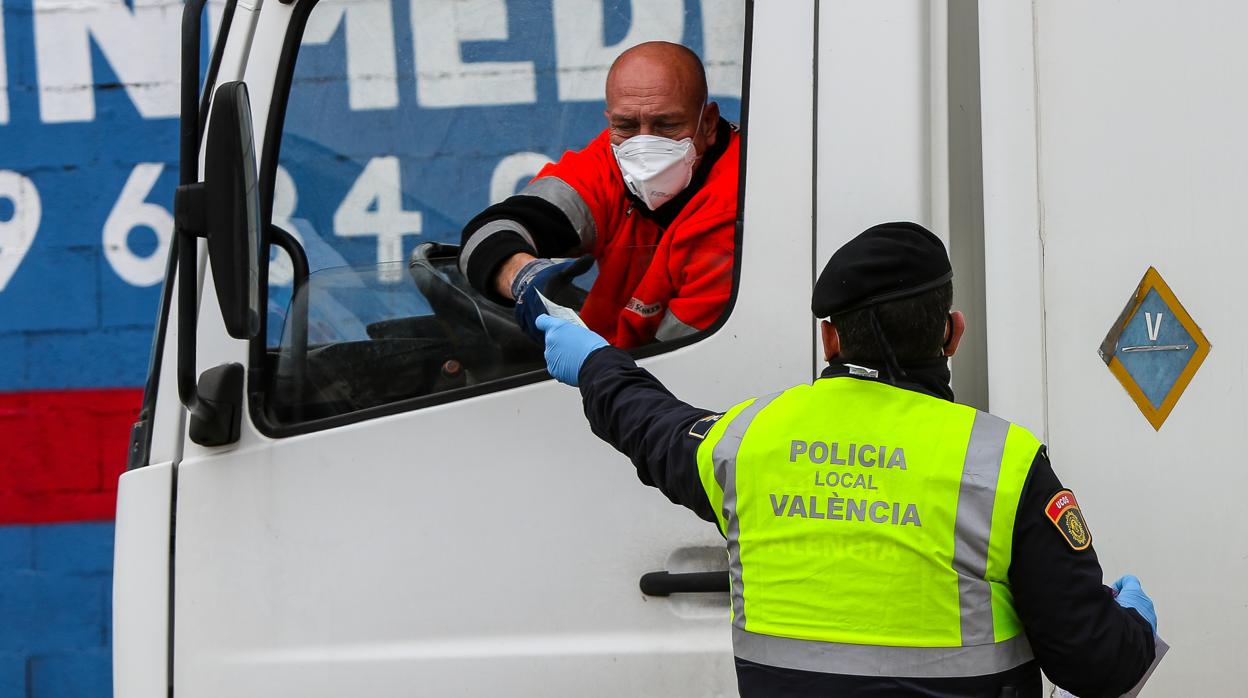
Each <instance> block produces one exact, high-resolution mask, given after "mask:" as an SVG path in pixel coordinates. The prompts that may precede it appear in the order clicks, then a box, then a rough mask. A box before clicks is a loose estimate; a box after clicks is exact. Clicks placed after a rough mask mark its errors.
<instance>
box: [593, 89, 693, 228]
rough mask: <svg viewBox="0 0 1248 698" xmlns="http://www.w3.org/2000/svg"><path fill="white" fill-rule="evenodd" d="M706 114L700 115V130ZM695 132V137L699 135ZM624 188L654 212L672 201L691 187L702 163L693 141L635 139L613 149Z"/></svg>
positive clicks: (651, 138) (612, 147)
mask: <svg viewBox="0 0 1248 698" xmlns="http://www.w3.org/2000/svg"><path fill="white" fill-rule="evenodd" d="M701 128H702V112H701V111H700V110H699V111H698V130H701ZM698 130H695V131H694V135H695V136H696V135H697V134H698ZM611 150H612V151H613V152H614V153H615V161H616V163H618V164H619V166H620V174H622V175H623V176H624V184H625V186H627V187H628V190H629V191H631V192H632V193H633V194H634V195H635V196H636V197H637V198H638V199H641V201H642V203H644V204H645V205H646V207H647V208H649V209H650V210H651V211H653V210H655V209H656V208H658V207H660V206H662V205H663V204H665V203H667V202H668V201H670V200H671V199H672V198H673V197H675V196H676V195H677V194H679V193H680V192H681V191H683V190H684V188H685V187H687V186H689V182H690V180H692V179H693V168H694V165H696V164H697V162H698V153H697V149H696V148H694V147H693V138H692V137H686V138H682V139H680V140H678V141H674V140H672V139H670V138H664V137H662V136H633V137H632V138H629V139H628V140H626V141H624V142H623V143H621V144H619V145H613V146H611Z"/></svg>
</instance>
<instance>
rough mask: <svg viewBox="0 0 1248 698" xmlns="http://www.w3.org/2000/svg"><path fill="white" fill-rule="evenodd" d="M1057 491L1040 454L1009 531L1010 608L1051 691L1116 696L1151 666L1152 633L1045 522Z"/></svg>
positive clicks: (1090, 553)
mask: <svg viewBox="0 0 1248 698" xmlns="http://www.w3.org/2000/svg"><path fill="white" fill-rule="evenodd" d="M1063 489H1064V488H1063V487H1062V484H1061V482H1059V481H1058V479H1057V475H1056V474H1054V472H1053V468H1052V466H1051V465H1050V464H1049V458H1048V454H1047V453H1046V452H1045V449H1044V448H1043V447H1042V448H1041V449H1040V450H1039V452H1037V453H1036V457H1035V461H1034V462H1033V463H1032V466H1031V472H1030V473H1029V474H1028V476H1027V481H1026V483H1025V484H1024V485H1023V493H1022V497H1021V499H1020V501H1019V505H1018V513H1017V515H1016V519H1015V523H1014V548H1013V555H1012V561H1011V563H1010V572H1009V578H1010V587H1011V590H1012V592H1013V594H1014V605H1015V607H1016V608H1017V610H1018V614H1019V617H1020V619H1021V620H1022V622H1023V627H1024V628H1025V629H1026V632H1027V639H1028V641H1029V642H1030V643H1031V648H1032V651H1033V652H1034V653H1035V655H1036V659H1037V661H1039V663H1040V668H1041V669H1042V670H1044V673H1045V674H1046V675H1047V676H1048V677H1049V679H1050V680H1051V681H1053V683H1055V684H1057V685H1058V686H1061V687H1062V688H1064V689H1066V690H1067V691H1069V692H1071V693H1073V694H1074V695H1077V696H1079V697H1080V698H1096V697H1097V696H1120V695H1122V694H1123V693H1126V692H1127V691H1129V690H1131V688H1133V687H1134V686H1135V684H1136V683H1138V682H1139V680H1140V678H1141V677H1142V676H1143V675H1144V672H1145V671H1146V670H1147V669H1148V667H1149V665H1150V664H1152V662H1153V655H1154V651H1155V649H1154V644H1153V631H1152V628H1151V627H1150V626H1149V624H1148V621H1146V620H1144V618H1143V617H1142V616H1140V614H1139V613H1137V612H1136V611H1134V610H1132V609H1127V608H1124V607H1122V606H1119V605H1118V603H1117V602H1116V601H1114V598H1113V595H1112V593H1111V591H1110V589H1109V587H1106V586H1104V584H1103V583H1102V572H1101V565H1100V562H1098V561H1097V558H1096V551H1095V550H1094V549H1093V548H1092V546H1091V545H1089V546H1088V547H1087V548H1085V549H1084V550H1075V549H1074V548H1073V547H1072V546H1071V545H1070V544H1069V543H1067V541H1066V538H1065V537H1064V536H1063V535H1062V533H1061V532H1060V530H1059V529H1058V527H1057V526H1056V525H1055V524H1054V523H1053V521H1052V520H1050V519H1049V518H1048V516H1047V514H1046V513H1045V510H1046V509H1047V507H1048V504H1049V502H1050V501H1051V500H1052V498H1053V496H1054V495H1056V494H1057V493H1058V492H1061V491H1062V490H1063ZM1089 529H1090V527H1089Z"/></svg>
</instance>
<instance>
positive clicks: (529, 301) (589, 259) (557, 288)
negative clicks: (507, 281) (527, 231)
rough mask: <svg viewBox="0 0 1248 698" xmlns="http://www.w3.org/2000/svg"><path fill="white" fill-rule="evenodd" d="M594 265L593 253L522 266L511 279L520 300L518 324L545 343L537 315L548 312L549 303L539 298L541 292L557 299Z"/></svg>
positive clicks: (516, 311) (513, 289)
mask: <svg viewBox="0 0 1248 698" xmlns="http://www.w3.org/2000/svg"><path fill="white" fill-rule="evenodd" d="M593 265H594V258H593V256H592V255H584V256H582V257H579V258H577V259H564V260H558V261H555V260H550V259H535V260H533V261H531V262H529V263H528V264H526V265H524V266H523V267H521V268H520V271H519V272H517V273H516V276H515V278H513V279H512V280H511V297H512V298H515V299H516V308H515V311H514V313H515V316H516V324H518V325H520V329H522V330H524V333H525V334H527V335H528V336H529V338H530V339H532V340H533V341H535V342H537V343H538V344H541V343H542V332H541V330H539V329H537V316H539V315H541V314H542V313H544V312H546V306H545V305H544V304H543V303H542V300H541V299H540V298H538V297H537V292H538V291H541V293H542V295H543V296H546V297H547V298H550V299H551V300H554V299H555V297H556V296H557V295H559V293H560V292H561V291H563V289H565V288H566V287H568V286H569V285H571V284H572V279H575V278H576V277H578V276H580V275H581V274H584V273H585V272H586V271H588V270H589V268H590V267H592V266H593Z"/></svg>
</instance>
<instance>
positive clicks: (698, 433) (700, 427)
mask: <svg viewBox="0 0 1248 698" xmlns="http://www.w3.org/2000/svg"><path fill="white" fill-rule="evenodd" d="M723 416H724V415H722V414H708V415H706V416H705V417H703V418H702V419H699V420H698V421H696V422H694V423H693V426H691V427H689V436H692V437H693V438H695V439H705V438H706V435H707V434H709V433H710V432H711V427H713V426H715V422H718V421H719V420H720V419H722V418H723Z"/></svg>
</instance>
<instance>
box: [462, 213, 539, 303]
mask: <svg viewBox="0 0 1248 698" xmlns="http://www.w3.org/2000/svg"><path fill="white" fill-rule="evenodd" d="M518 252H527V253H528V254H531V255H536V254H537V250H534V249H533V248H532V247H530V246H529V243H527V242H525V240H524V238H522V237H520V233H513V232H511V231H509V230H507V231H499V232H497V233H494V234H493V235H491V236H490V237H489V238H488V239H486V240H484V241H482V242H481V244H479V245H477V247H476V248H475V249H474V250H473V251H472V256H471V257H469V258H468V264H467V269H468V274H467V276H468V283H470V284H472V287H473V288H475V289H476V290H477V292H478V293H480V294H481V295H483V296H485V297H486V298H489V299H490V300H492V301H494V302H495V303H499V304H501V305H506V306H512V305H515V301H513V300H511V299H510V298H507V297H505V296H502V295H500V294H499V293H498V291H497V290H495V288H494V277H495V276H496V275H497V274H498V269H499V267H501V266H502V265H503V262H506V261H507V260H508V259H510V258H511V256H512V255H514V254H516V253H518Z"/></svg>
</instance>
